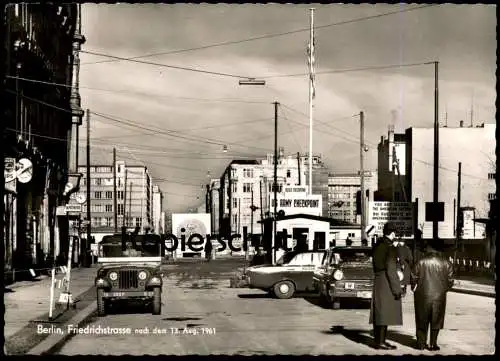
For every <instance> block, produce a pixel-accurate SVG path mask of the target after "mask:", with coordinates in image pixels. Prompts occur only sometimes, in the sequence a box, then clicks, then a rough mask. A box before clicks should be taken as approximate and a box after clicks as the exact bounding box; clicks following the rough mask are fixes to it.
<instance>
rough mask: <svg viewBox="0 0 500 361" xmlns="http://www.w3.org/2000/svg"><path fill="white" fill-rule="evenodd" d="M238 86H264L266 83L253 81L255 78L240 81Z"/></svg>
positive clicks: (257, 80)
mask: <svg viewBox="0 0 500 361" xmlns="http://www.w3.org/2000/svg"><path fill="white" fill-rule="evenodd" d="M239 84H240V85H266V81H265V80H259V79H255V78H248V79H245V80H240V81H239Z"/></svg>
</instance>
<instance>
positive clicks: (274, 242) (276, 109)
mask: <svg viewBox="0 0 500 361" xmlns="http://www.w3.org/2000/svg"><path fill="white" fill-rule="evenodd" d="M278 105H279V103H278V102H274V180H273V192H274V216H273V220H274V222H273V242H272V245H271V261H272V264H275V262H276V250H275V249H274V248H275V244H276V217H277V216H278V212H277V206H278V200H277V198H278Z"/></svg>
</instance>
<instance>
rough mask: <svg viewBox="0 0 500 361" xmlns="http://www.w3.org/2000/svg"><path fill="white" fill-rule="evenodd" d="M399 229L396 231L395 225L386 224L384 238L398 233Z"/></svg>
mask: <svg viewBox="0 0 500 361" xmlns="http://www.w3.org/2000/svg"><path fill="white" fill-rule="evenodd" d="M396 231H397V229H396V226H395V224H394V223H392V222H387V223H386V224H384V231H383V233H384V236H388V235H389V234H391V233H392V232H394V233H396Z"/></svg>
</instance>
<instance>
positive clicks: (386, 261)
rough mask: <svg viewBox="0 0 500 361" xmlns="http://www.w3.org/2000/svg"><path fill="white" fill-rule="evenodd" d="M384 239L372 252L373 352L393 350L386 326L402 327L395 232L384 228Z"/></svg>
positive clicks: (371, 318) (389, 225)
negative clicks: (373, 275)
mask: <svg viewBox="0 0 500 361" xmlns="http://www.w3.org/2000/svg"><path fill="white" fill-rule="evenodd" d="M383 233H384V236H383V237H382V238H381V239H379V240H378V243H377V244H376V245H375V247H374V249H373V272H374V274H375V279H374V283H373V295H372V305H371V310H370V323H371V324H373V334H374V339H375V348H377V349H382V350H392V349H395V348H396V346H394V345H391V344H390V343H388V342H386V335H387V326H395V325H402V324H403V310H402V304H401V281H400V279H399V277H398V275H397V254H396V247H394V246H393V241H394V238H395V237H396V228H395V227H394V225H393V224H392V223H386V224H385V225H384V231H383Z"/></svg>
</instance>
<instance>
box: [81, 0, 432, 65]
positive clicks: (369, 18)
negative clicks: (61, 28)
mask: <svg viewBox="0 0 500 361" xmlns="http://www.w3.org/2000/svg"><path fill="white" fill-rule="evenodd" d="M436 5H438V4H426V5H421V6H416V7H412V8H409V9H401V8H400V9H399V10H397V11H390V12H386V13H382V14H376V15H370V16H364V17H358V18H354V19H349V20H344V21H339V22H334V23H330V24H325V25H316V26H315V27H314V29H315V30H320V29H325V28H328V27H333V26H340V25H346V24H352V23H356V22H361V21H366V20H372V19H376V18H381V17H384V16H390V15H394V14H400V13H405V12H410V11H415V10H420V9H424V8H428V7H433V6H436ZM307 31H310V28H301V29H296V30H290V31H286V32H281V33H275V34H265V35H260V36H255V37H251V38H246V39H240V40H232V41H224V42H220V43H214V44H209V45H203V46H197V47H193V48H187V49H179V50H169V51H164V52H158V53H152V54H145V55H139V56H133V57H128V58H126V59H127V60H136V59H141V58H148V57H153V56H160V55H170V54H179V53H185V52H189V51H197V50H205V49H210V48H215V47H221V46H227V45H234V44H241V43H246V42H250V41H256V40H264V39H270V38H275V37H281V36H286V35H291V34H297V33H301V32H307ZM115 61H120V60H117V59H113V60H111V59H108V60H100V61H95V62H87V63H82V64H81V65H90V64H99V63H108V62H115Z"/></svg>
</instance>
